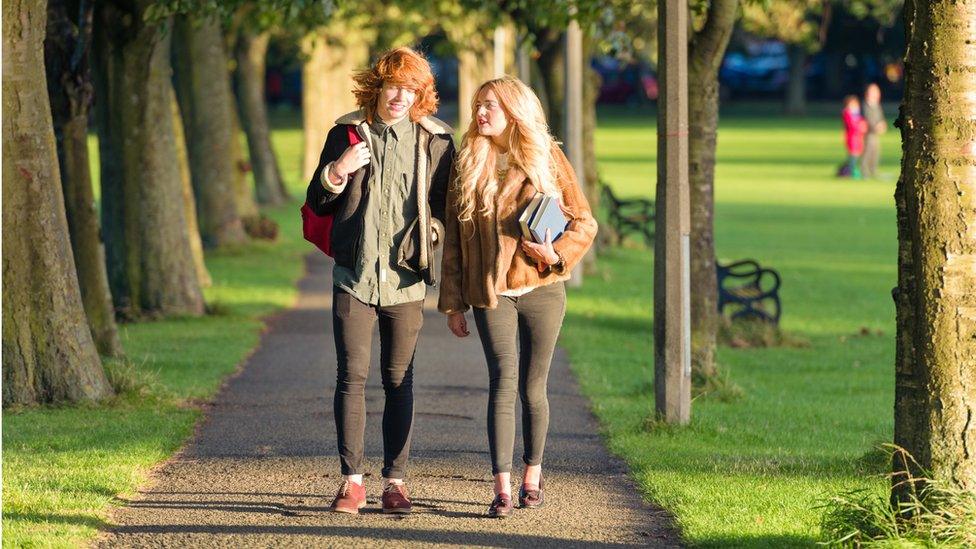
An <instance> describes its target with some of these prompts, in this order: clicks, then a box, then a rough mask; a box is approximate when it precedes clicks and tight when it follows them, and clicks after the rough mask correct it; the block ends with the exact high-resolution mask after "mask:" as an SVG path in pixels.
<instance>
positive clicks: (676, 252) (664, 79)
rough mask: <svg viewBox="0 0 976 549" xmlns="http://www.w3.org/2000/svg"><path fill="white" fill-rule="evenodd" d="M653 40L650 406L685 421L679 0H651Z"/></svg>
mask: <svg viewBox="0 0 976 549" xmlns="http://www.w3.org/2000/svg"><path fill="white" fill-rule="evenodd" d="M658 37H659V39H658V59H659V61H660V71H659V73H658V74H659V75H660V77H661V84H662V85H661V86H660V96H659V97H658V103H657V104H658V114H657V192H656V197H657V198H656V202H657V219H656V227H655V229H656V230H655V242H654V392H655V399H654V403H655V409H656V410H657V414H658V417H660V418H661V419H663V420H664V421H666V422H668V423H676V424H686V423H688V421H689V420H690V419H691V301H690V298H689V291H690V287H689V286H690V266H689V255H690V250H689V240H688V239H689V233H690V228H691V218H690V211H689V195H688V3H687V0H658Z"/></svg>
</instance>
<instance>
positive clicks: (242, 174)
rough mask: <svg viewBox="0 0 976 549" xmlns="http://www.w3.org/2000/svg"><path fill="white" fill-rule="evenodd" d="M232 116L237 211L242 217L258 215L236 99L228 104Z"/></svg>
mask: <svg viewBox="0 0 976 549" xmlns="http://www.w3.org/2000/svg"><path fill="white" fill-rule="evenodd" d="M227 110H228V112H229V116H230V127H231V135H232V136H233V138H232V139H231V140H230V155H231V159H232V164H233V166H234V169H233V172H232V174H233V176H234V178H233V182H234V197H235V200H236V202H237V213H238V214H239V215H240V216H241V219H242V220H243V219H246V218H248V217H257V216H258V203H257V201H255V200H254V191H253V190H251V184H250V183H249V182H248V180H247V179H248V178H247V174H248V172H250V171H251V163H250V162H249V161H248V158H247V157H245V156H244V149H243V147H241V133H242V130H241V120H240V118H238V117H237V107H236V105H235V104H234V101H231V102H230V103H229V104H228V105H227Z"/></svg>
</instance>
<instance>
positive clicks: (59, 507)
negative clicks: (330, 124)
mask: <svg viewBox="0 0 976 549" xmlns="http://www.w3.org/2000/svg"><path fill="white" fill-rule="evenodd" d="M285 122H286V127H287V129H284V130H280V131H277V132H275V134H274V143H275V147H276V149H277V151H278V153H279V158H280V161H281V163H282V166H281V167H282V170H283V172H284V176H285V178H286V180H287V182H288V184H289V188H290V192H291V194H292V196H293V197H295V198H296V200H297V199H304V185H303V184H302V183H301V180H300V177H299V170H300V166H299V159H300V156H301V151H302V148H301V130H300V129H295V127H296V126H295V125H294V124H293V123H291V121H290V120H288V121H285ZM90 149H91V150H93V151H94V150H97V148H96V143H95V142H94V138H93V139H92V143H91V146H90ZM94 164H95V166H94V169H95V170H96V171H97V162H95V163H94ZM95 181H97V173H96V179H95ZM266 213H268V214H269V215H270V216H271V217H273V218H274V219H275V220H276V221H277V222H278V223H279V225H280V227H281V234H280V237H279V240H278V241H277V242H276V243H268V242H256V243H253V244H250V245H247V246H245V247H243V248H240V249H237V250H230V251H226V252H221V253H212V254H209V255H208V257H207V267H208V268H209V270H210V274H211V277H212V278H213V282H214V284H213V287H211V288H209V289H207V290H206V292H205V293H206V297H207V301H208V303H210V304H215V303H218V304H219V305H220V307H219V308H218V309H219V310H220V314H219V315H214V316H207V317H204V318H184V319H172V320H164V321H157V322H146V323H138V324H125V325H121V326H120V332H121V338H122V343H123V346H124V347H125V351H126V353H127V355H128V357H129V359H130V361H131V362H132V363H134V364H135V366H136V367H137V369H138V370H139V371H141V372H143V373H145V374H146V375H148V376H149V378H150V379H151V380H152V381H153V383H152V390H151V393H150V394H148V395H145V396H143V397H131V398H126V399H122V400H120V401H119V402H116V403H113V404H111V405H107V406H100V407H85V408H42V409H34V410H28V411H22V412H9V411H4V413H3V546H4V547H20V546H66V547H74V546H77V545H79V544H82V543H84V542H85V540H87V539H90V538H91V537H93V536H94V535H95V534H96V533H97V531H98V529H99V528H101V527H103V526H104V525H105V524H106V523H105V519H106V517H107V514H108V512H109V509H110V508H111V507H110V503H111V502H112V500H113V498H114V497H115V496H116V495H117V494H123V495H124V494H127V493H131V492H132V491H133V490H134V489H135V488H136V487H137V486H139V485H140V484H141V483H143V482H144V481H145V480H146V479H147V477H148V473H149V471H150V468H151V467H152V466H153V465H155V464H157V463H159V462H160V461H162V460H165V459H166V458H168V457H169V456H170V455H172V453H173V452H174V451H175V450H176V449H177V448H179V446H180V445H181V444H182V443H183V442H184V441H185V440H186V438H187V437H188V436H189V435H190V433H191V432H192V429H193V425H194V423H195V422H196V421H197V419H199V417H200V411H199V409H198V407H197V406H196V403H197V402H199V400H200V399H206V398H208V397H210V396H211V395H213V394H214V392H215V391H216V389H217V388H218V387H219V385H220V382H221V381H222V380H223V379H224V378H225V377H226V376H227V375H228V374H229V373H231V372H233V371H234V369H235V367H236V366H237V365H238V364H239V363H240V362H241V360H242V359H243V358H244V357H245V356H246V355H247V354H248V353H249V352H250V351H251V350H252V349H253V348H254V346H255V345H256V344H257V342H258V337H259V334H260V332H261V329H262V327H263V323H262V322H261V320H260V317H262V316H263V315H266V314H268V313H271V312H272V311H274V310H276V309H280V308H282V307H287V306H289V305H290V304H291V303H292V302H293V300H294V297H295V295H296V292H295V288H294V282H295V281H296V280H297V279H298V277H299V276H300V275H301V272H302V269H303V262H302V260H301V256H302V255H303V254H304V253H306V252H307V251H308V250H309V247H308V245H307V243H306V242H305V241H304V240H302V238H301V231H300V229H299V216H298V205H297V204H291V205H287V206H283V207H281V208H277V209H274V210H271V211H268V212H266Z"/></svg>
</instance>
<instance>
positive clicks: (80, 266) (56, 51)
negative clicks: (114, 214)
mask: <svg viewBox="0 0 976 549" xmlns="http://www.w3.org/2000/svg"><path fill="white" fill-rule="evenodd" d="M92 11H93V4H92V3H91V2H87V1H84V0H82V1H81V2H78V1H66V0H55V1H53V2H50V3H49V4H48V21H47V37H46V39H45V41H44V53H45V67H46V68H47V83H48V96H49V98H50V101H51V116H52V120H53V124H54V136H55V139H56V143H57V152H58V164H59V167H60V170H61V187H62V190H63V191H64V202H65V210H66V214H67V219H68V232H69V233H70V235H71V251H72V254H73V257H74V261H75V266H76V270H77V276H78V284H79V286H80V288H81V302H82V304H83V305H84V309H85V316H86V318H87V319H88V327H89V329H90V330H91V334H92V338H93V339H94V340H95V346H96V347H97V348H98V352H99V353H100V354H103V355H106V356H121V355H122V344H121V342H120V341H119V334H118V329H117V328H116V325H115V309H114V308H113V306H112V294H111V292H110V291H109V287H108V273H107V272H106V270H105V248H104V246H103V244H102V236H101V231H100V229H99V226H98V213H97V211H96V208H95V196H94V193H93V192H92V181H91V167H90V165H89V161H88V112H89V107H90V105H91V99H92V94H93V88H92V83H91V74H90V72H89V65H88V50H89V49H90V48H91V17H92Z"/></svg>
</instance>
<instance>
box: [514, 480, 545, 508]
mask: <svg viewBox="0 0 976 549" xmlns="http://www.w3.org/2000/svg"><path fill="white" fill-rule="evenodd" d="M545 502H546V498H545V493H544V492H543V491H542V477H541V476H540V477H539V486H538V487H537V488H536V489H534V490H532V489H530V488H529V487H528V485H527V484H523V485H522V487H521V488H519V507H521V508H523V509H538V508H539V507H542V505H543V504H545Z"/></svg>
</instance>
